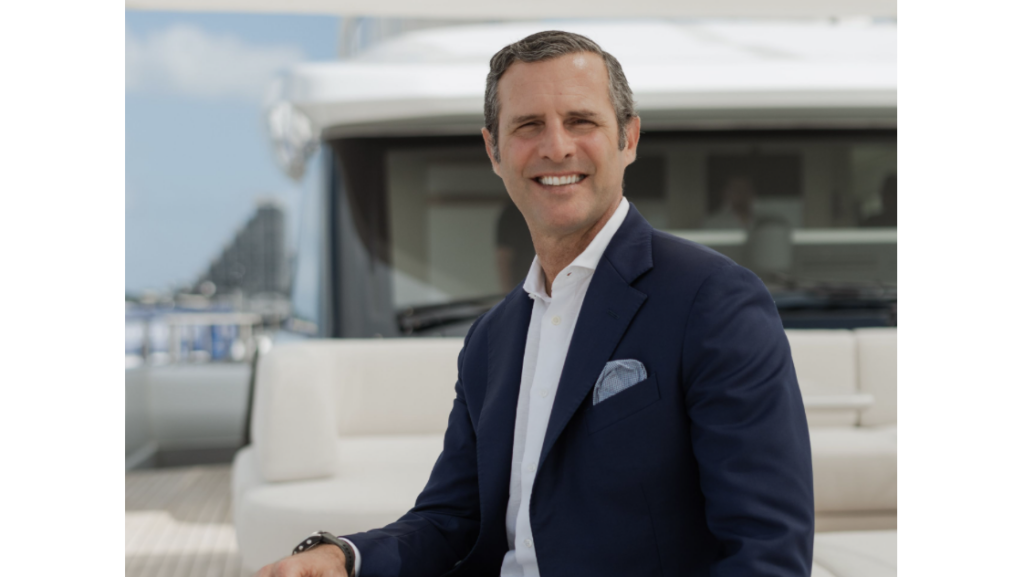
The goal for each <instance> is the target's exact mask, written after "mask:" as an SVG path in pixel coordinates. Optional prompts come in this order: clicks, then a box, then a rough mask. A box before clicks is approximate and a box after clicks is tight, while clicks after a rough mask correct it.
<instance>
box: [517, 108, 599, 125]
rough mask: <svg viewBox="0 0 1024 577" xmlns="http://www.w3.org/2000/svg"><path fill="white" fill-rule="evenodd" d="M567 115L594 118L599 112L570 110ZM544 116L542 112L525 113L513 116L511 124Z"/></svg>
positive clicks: (539, 118)
mask: <svg viewBox="0 0 1024 577" xmlns="http://www.w3.org/2000/svg"><path fill="white" fill-rule="evenodd" d="M566 116H568V117H575V118H594V117H596V116H597V113H596V112H593V111H590V110H570V111H569V112H568V113H566ZM543 118H544V116H543V115H541V114H523V115H521V116H516V117H515V118H513V119H512V120H511V124H512V125H517V124H522V123H524V122H529V121H531V120H542V119H543Z"/></svg>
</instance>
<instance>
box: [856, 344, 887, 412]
mask: <svg viewBox="0 0 1024 577" xmlns="http://www.w3.org/2000/svg"><path fill="white" fill-rule="evenodd" d="M853 333H854V336H855V337H856V339H857V370H858V388H859V389H860V391H861V392H862V393H869V394H870V395H872V396H873V397H874V398H875V403H874V405H872V406H871V408H870V409H868V410H866V411H864V412H863V413H861V415H860V424H861V425H862V426H873V425H895V424H896V329H895V328H872V329H857V330H855V331H854V332H853Z"/></svg>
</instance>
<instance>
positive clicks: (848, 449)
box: [811, 426, 896, 512]
mask: <svg viewBox="0 0 1024 577" xmlns="http://www.w3.org/2000/svg"><path fill="white" fill-rule="evenodd" d="M811 459H812V462H813V466H814V509H815V510H816V511H865V512H867V511H895V510H896V427H894V426H893V427H872V428H850V427H812V428H811Z"/></svg>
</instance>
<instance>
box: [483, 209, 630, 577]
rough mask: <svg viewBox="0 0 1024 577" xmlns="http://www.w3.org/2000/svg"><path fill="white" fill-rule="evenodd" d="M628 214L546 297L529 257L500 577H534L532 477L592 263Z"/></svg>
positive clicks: (616, 219)
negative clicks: (529, 307)
mask: <svg viewBox="0 0 1024 577" xmlns="http://www.w3.org/2000/svg"><path fill="white" fill-rule="evenodd" d="M627 212H629V202H627V201H626V199H625V198H623V199H622V201H621V202H620V203H619V206H618V208H616V209H615V212H614V213H613V214H612V217H611V218H610V219H608V222H607V223H605V225H604V228H602V229H601V231H600V232H598V233H597V236H595V237H594V240H592V241H590V244H589V245H588V246H587V248H586V250H584V251H583V252H582V253H580V255H579V256H578V257H576V260H574V261H572V263H571V264H569V266H567V267H565V269H564V270H562V271H561V272H559V273H558V276H557V277H555V280H554V282H552V283H551V295H550V296H548V294H547V290H546V289H545V287H544V280H545V277H544V271H543V269H541V266H540V261H539V260H538V259H537V258H536V257H534V259H533V265H532V266H531V267H530V272H529V273H528V274H527V275H526V282H525V283H524V284H523V289H524V290H525V291H526V292H527V293H528V294H529V295H530V298H531V299H533V315H532V316H531V317H530V329H529V332H527V333H526V350H525V352H524V353H523V375H522V379H521V381H520V384H519V404H518V405H517V407H516V425H515V427H516V428H515V436H514V438H513V442H512V475H511V478H510V479H509V498H508V509H507V510H506V512H505V534H506V536H507V538H508V548H509V551H508V553H506V554H505V558H504V559H503V560H502V563H501V577H539V576H540V572H539V570H538V567H537V554H536V549H535V548H534V542H533V541H534V537H533V529H532V527H531V526H530V496H531V495H532V494H533V481H534V479H535V478H536V475H537V466H538V461H539V459H540V451H541V447H542V446H543V445H544V433H545V432H546V431H547V428H548V420H549V419H550V417H551V407H552V406H553V405H554V402H555V393H556V392H557V390H558V381H559V380H560V379H561V377H562V367H563V365H565V355H566V353H567V352H568V351H569V343H570V342H571V341H572V333H573V331H574V330H575V328H576V319H577V318H578V317H579V314H580V307H581V306H583V297H585V296H586V294H587V288H588V287H590V280H591V279H592V278H593V277H594V270H595V269H596V268H597V263H599V262H600V261H601V256H602V255H604V251H605V249H606V248H607V247H608V243H609V242H610V241H611V240H612V237H613V236H614V235H615V232H616V231H617V230H619V227H620V226H621V225H622V221H624V220H625V219H626V213H627Z"/></svg>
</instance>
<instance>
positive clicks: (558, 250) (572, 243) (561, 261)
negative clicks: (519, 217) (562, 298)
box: [531, 196, 622, 296]
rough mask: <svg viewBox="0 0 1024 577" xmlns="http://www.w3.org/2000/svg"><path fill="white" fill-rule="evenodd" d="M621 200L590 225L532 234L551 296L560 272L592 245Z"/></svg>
mask: <svg viewBox="0 0 1024 577" xmlns="http://www.w3.org/2000/svg"><path fill="white" fill-rule="evenodd" d="M620 202H622V196H619V197H618V199H616V201H615V202H613V203H612V204H611V206H609V207H608V209H607V210H605V211H604V214H602V215H601V218H599V219H597V220H596V221H595V222H594V223H593V224H592V225H590V226H589V227H585V228H582V229H580V230H577V231H573V232H570V233H568V234H561V235H558V234H552V235H531V236H533V248H534V250H535V251H536V252H537V260H539V261H540V266H541V269H543V270H544V290H545V292H547V294H548V296H551V285H552V284H553V283H554V280H555V277H557V276H558V273H560V272H562V271H563V270H564V269H565V267H567V266H569V265H570V264H571V263H572V261H574V260H576V257H578V256H579V255H580V254H581V253H582V252H583V251H585V250H586V249H587V247H588V246H590V243H591V241H593V240H594V237H595V236H597V233H599V232H601V229H602V228H604V225H605V224H607V223H608V221H609V220H610V219H611V218H612V215H613V214H615V209H617V208H619V203H620Z"/></svg>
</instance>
